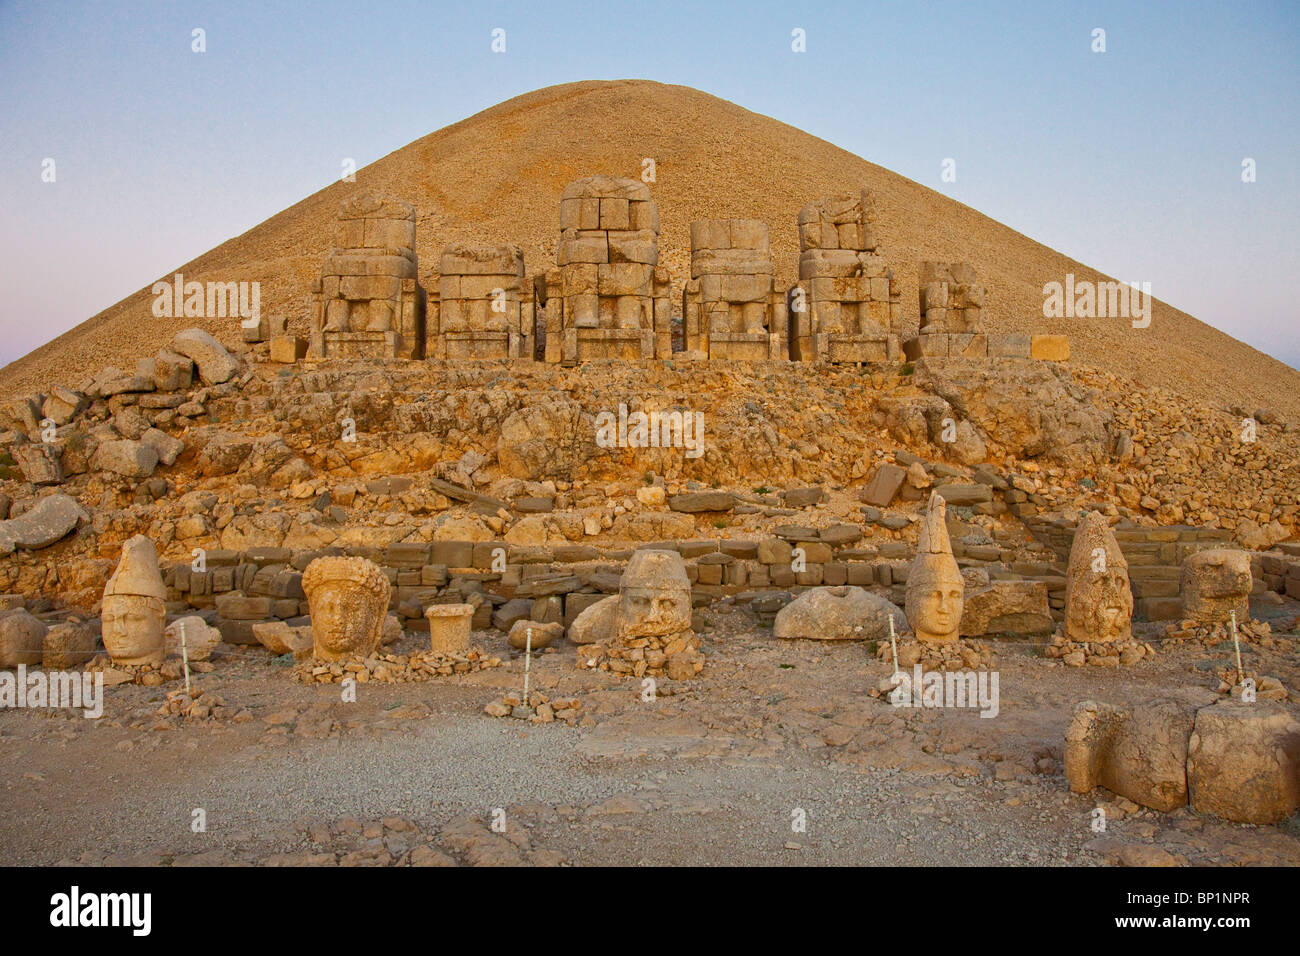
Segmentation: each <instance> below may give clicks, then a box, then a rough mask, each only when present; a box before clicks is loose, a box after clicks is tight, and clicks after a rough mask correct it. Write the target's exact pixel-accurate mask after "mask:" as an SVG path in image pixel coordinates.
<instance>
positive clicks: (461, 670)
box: [293, 647, 501, 684]
mask: <svg viewBox="0 0 1300 956" xmlns="http://www.w3.org/2000/svg"><path fill="white" fill-rule="evenodd" d="M500 666H501V658H499V657H489V656H488V654H487V652H486V651H483V650H481V649H479V648H477V647H471V648H470V649H469V650H468V651H466V652H465V653H464V654H444V653H442V652H440V651H421V652H419V653H417V654H377V655H374V656H372V657H364V658H362V657H356V658H353V659H351V660H347V661H334V662H332V663H328V664H327V663H324V662H322V661H317V660H308V661H304V662H303V663H301V664H299V665H297V666H296V667H294V669H293V679H294V680H295V681H297V682H298V683H300V684H339V683H342V682H343V681H345V680H347V679H348V678H352V679H353V680H355V681H356V682H357V683H358V684H365V683H369V682H370V681H375V682H376V683H381V684H405V683H410V682H413V681H426V680H433V679H435V678H438V677H451V676H452V675H453V674H470V673H473V672H474V671H482V670H487V669H488V668H490V667H500Z"/></svg>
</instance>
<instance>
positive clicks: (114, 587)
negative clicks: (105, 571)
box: [101, 534, 167, 664]
mask: <svg viewBox="0 0 1300 956" xmlns="http://www.w3.org/2000/svg"><path fill="white" fill-rule="evenodd" d="M166 600H167V589H166V587H164V586H163V582H162V575H161V574H160V573H159V571H158V551H157V549H155V548H154V546H153V542H152V541H150V540H149V539H148V538H146V537H145V536H144V535H142V534H138V535H136V536H135V537H133V538H131V539H130V540H129V541H127V542H126V543H125V544H124V545H122V557H121V558H120V559H119V560H118V563H117V568H116V570H114V571H113V576H112V577H110V578H109V579H108V584H106V585H105V586H104V603H103V611H102V614H101V624H102V626H103V638H104V649H105V650H107V651H108V654H109V656H110V657H112V658H113V660H114V661H115V662H116V663H118V664H161V663H162V661H163V658H164V657H165V656H166V654H167V642H166V640H165V638H164V637H163V623H164V620H165V618H166V616H167V609H166V605H165V602H166Z"/></svg>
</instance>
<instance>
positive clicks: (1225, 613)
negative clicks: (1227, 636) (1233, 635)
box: [1181, 548, 1254, 624]
mask: <svg viewBox="0 0 1300 956" xmlns="http://www.w3.org/2000/svg"><path fill="white" fill-rule="evenodd" d="M1253 584H1254V576H1253V575H1252V574H1251V570H1250V555H1249V554H1247V553H1246V552H1245V551H1237V550H1235V549H1233V548H1214V549H1212V550H1210V551H1198V552H1197V553H1195V554H1191V555H1188V556H1187V559H1186V560H1185V561H1183V569H1182V580H1181V585H1182V593H1183V616H1184V617H1188V618H1191V619H1192V620H1194V621H1198V622H1200V623H1203V624H1216V623H1220V622H1223V621H1228V620H1231V618H1232V612H1233V611H1236V612H1237V622H1238V623H1239V624H1240V623H1244V622H1245V621H1246V620H1247V619H1248V618H1249V616H1250V589H1251V586H1252V585H1253Z"/></svg>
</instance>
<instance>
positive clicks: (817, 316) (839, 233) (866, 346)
mask: <svg viewBox="0 0 1300 956" xmlns="http://www.w3.org/2000/svg"><path fill="white" fill-rule="evenodd" d="M875 218H876V217H875V209H874V204H873V201H872V198H871V194H870V192H869V191H868V190H865V189H864V190H862V191H861V192H860V193H857V194H850V193H845V194H841V195H837V196H827V197H824V198H822V199H819V200H817V201H816V202H812V203H809V204H808V205H807V206H804V207H803V209H801V210H800V211H799V249H800V253H799V282H798V283H797V284H796V285H795V287H794V288H793V289H791V290H790V303H789V315H790V357H791V358H792V359H796V360H799V361H805V362H810V361H818V362H872V363H876V362H895V361H898V359H899V355H900V349H899V343H898V334H897V330H898V326H899V323H900V321H901V319H902V304H901V301H900V299H901V283H900V282H899V280H898V279H897V278H895V276H894V272H893V270H892V269H890V268H889V266H888V264H887V263H886V262H885V259H884V257H883V256H882V255H880V254H879V242H878V240H877V237H876V233H875V227H874V223H875Z"/></svg>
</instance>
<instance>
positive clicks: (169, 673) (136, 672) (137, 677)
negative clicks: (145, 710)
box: [86, 654, 214, 687]
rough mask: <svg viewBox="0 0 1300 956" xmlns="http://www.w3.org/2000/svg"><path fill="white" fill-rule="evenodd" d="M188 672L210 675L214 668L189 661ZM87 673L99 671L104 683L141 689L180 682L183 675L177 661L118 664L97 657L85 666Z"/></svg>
mask: <svg viewBox="0 0 1300 956" xmlns="http://www.w3.org/2000/svg"><path fill="white" fill-rule="evenodd" d="M190 670H191V671H192V672H194V673H198V674H207V673H211V672H212V670H214V666H213V664H212V663H211V662H209V661H190ZM86 671H87V672H94V671H100V672H102V673H103V675H104V683H105V684H107V685H108V686H110V687H111V686H113V685H115V684H140V685H141V686H143V687H159V686H161V685H162V684H165V683H167V682H168V681H174V680H180V679H181V678H182V677H183V676H184V673H185V670H184V667H183V666H182V664H181V662H180V661H178V660H168V661H164V662H163V663H161V664H118V663H115V662H114V661H113V660H112V659H111V658H108V657H105V656H104V655H102V654H101V655H99V656H98V657H96V658H94V659H93V660H91V661H90V662H89V663H87V664H86Z"/></svg>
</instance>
